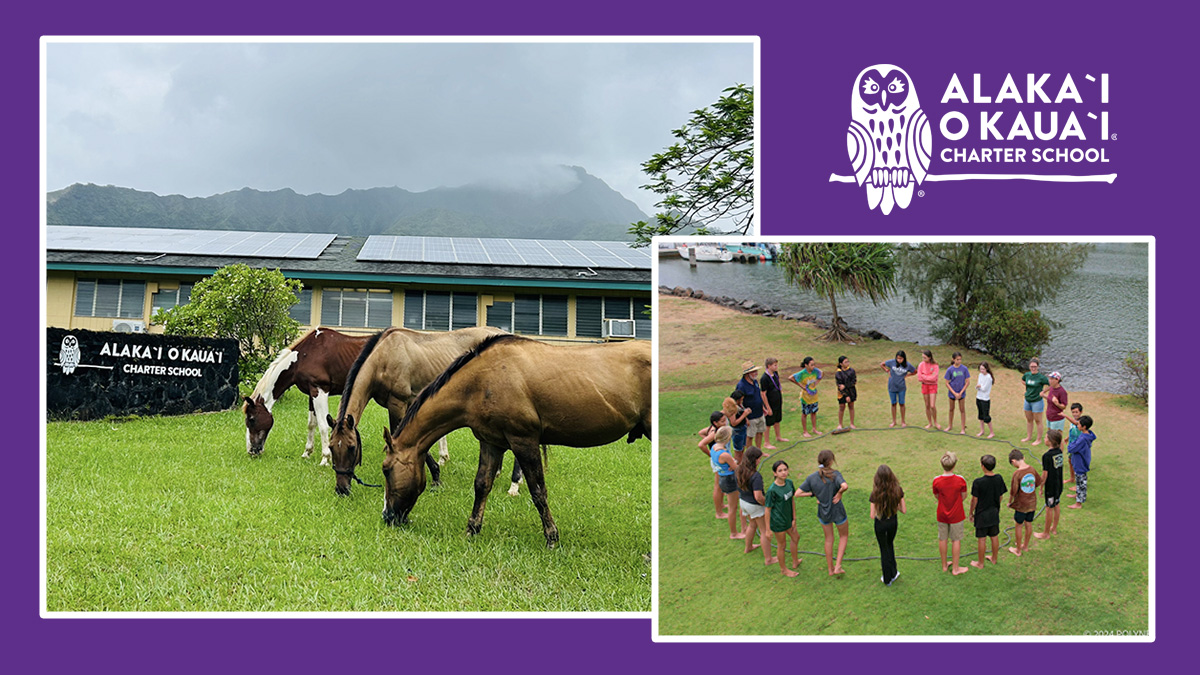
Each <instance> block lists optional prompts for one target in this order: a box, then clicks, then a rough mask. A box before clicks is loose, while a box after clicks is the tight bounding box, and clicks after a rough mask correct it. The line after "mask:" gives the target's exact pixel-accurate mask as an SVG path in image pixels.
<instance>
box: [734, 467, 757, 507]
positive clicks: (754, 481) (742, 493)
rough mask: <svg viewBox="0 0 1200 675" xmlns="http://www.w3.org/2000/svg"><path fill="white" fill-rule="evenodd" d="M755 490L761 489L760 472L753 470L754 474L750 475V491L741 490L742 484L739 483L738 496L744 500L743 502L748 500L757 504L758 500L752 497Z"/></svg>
mask: <svg viewBox="0 0 1200 675" xmlns="http://www.w3.org/2000/svg"><path fill="white" fill-rule="evenodd" d="M755 490H758V491H759V492H762V491H763V478H762V474H761V473H759V472H757V471H755V472H754V475H753V476H751V477H750V491H749V492H747V491H746V490H743V489H742V486H740V485H739V486H738V496H740V497H741V498H742V501H744V502H749V503H751V504H758V500H757V499H755V498H754V491H755Z"/></svg>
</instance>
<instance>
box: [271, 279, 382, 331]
mask: <svg viewBox="0 0 1200 675" xmlns="http://www.w3.org/2000/svg"><path fill="white" fill-rule="evenodd" d="M296 298H297V300H299V302H297V303H296V304H294V305H292V306H291V307H289V308H288V316H290V317H292V318H293V319H295V320H296V321H299V322H300V325H301V326H307V325H309V324H310V323H311V322H312V289H311V288H304V289H301V290H300V292H299V293H297V294H296ZM391 316H392V315H391V312H390V311H389V312H388V321H389V323H390V321H391Z"/></svg>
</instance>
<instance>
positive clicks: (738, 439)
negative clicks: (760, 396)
mask: <svg viewBox="0 0 1200 675" xmlns="http://www.w3.org/2000/svg"><path fill="white" fill-rule="evenodd" d="M745 398H746V395H745V394H743V393H742V392H741V391H740V390H737V389H734V390H733V392H732V393H730V394H729V398H726V399H725V402H724V403H722V404H721V412H723V413H725V423H726V424H728V425H729V426H730V428H732V429H733V458H734V459H736V460H737V461H739V462H740V461H742V453H743V452H745V450H746V418H747V417H749V416H750V409H749V408H746V407H743V406H742V401H743V400H745Z"/></svg>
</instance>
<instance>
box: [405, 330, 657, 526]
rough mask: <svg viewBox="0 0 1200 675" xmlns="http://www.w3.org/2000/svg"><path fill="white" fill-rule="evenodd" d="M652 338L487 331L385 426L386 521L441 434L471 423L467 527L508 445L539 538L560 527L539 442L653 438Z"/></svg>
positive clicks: (410, 500)
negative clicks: (602, 340)
mask: <svg viewBox="0 0 1200 675" xmlns="http://www.w3.org/2000/svg"><path fill="white" fill-rule="evenodd" d="M651 399H652V397H651V394H650V343H648V342H645V341H636V342H618V343H606V344H586V345H566V346H554V345H548V344H545V343H542V342H538V341H536V340H529V339H526V338H521V337H517V336H514V335H498V336H496V337H491V338H488V339H487V340H485V341H483V342H482V343H480V345H479V346H478V347H476V348H475V349H473V350H472V351H470V352H468V353H466V354H464V355H462V356H461V357H459V358H458V359H456V360H455V361H454V363H452V364H451V365H450V366H449V367H448V368H447V369H446V371H445V372H444V373H442V374H441V375H439V376H438V378H437V379H436V380H434V382H433V383H431V384H430V385H429V386H428V387H426V388H425V389H424V390H423V391H422V392H421V393H420V395H419V396H417V398H416V400H415V401H413V403H412V405H411V406H409V409H408V412H407V413H406V414H405V416H404V419H402V420H401V421H400V424H399V425H398V426H396V427H395V431H394V432H393V433H389V432H388V430H387V429H384V430H383V437H384V441H385V442H386V448H385V451H384V460H383V477H384V483H385V488H386V491H385V493H384V509H383V519H384V522H387V523H389V524H395V523H404V522H407V521H408V514H409V513H410V512H411V511H412V508H413V506H414V505H415V504H416V502H417V498H418V497H420V496H421V492H422V491H424V489H425V471H424V469H423V468H422V466H421V465H422V463H423V462H425V461H427V460H428V457H429V448H430V447H431V446H432V445H433V442H434V441H435V440H436V439H438V438H440V437H442V436H444V435H445V434H447V433H449V432H451V431H454V430H455V429H460V428H462V427H469V428H470V429H471V431H472V432H474V434H475V437H476V438H478V439H479V444H480V448H479V469H478V471H477V472H476V474H475V506H474V508H473V509H472V511H471V517H470V519H469V520H467V533H468V534H478V533H479V531H480V529H481V528H482V527H483V510H484V507H485V506H486V505H487V498H488V494H489V493H491V490H492V480H493V478H495V474H496V470H497V468H498V467H499V466H500V461H501V460H502V459H503V456H504V451H505V450H506V449H511V450H512V451H513V454H514V455H516V457H517V460H518V461H519V462H520V464H521V468H522V469H523V470H524V472H525V478H526V481H527V482H528V484H529V495H530V496H531V497H532V498H533V504H534V506H535V507H537V510H538V513H539V514H540V515H541V517H542V529H543V532H544V533H545V535H546V545H547V546H551V547H552V546H554V544H555V543H556V542H557V541H558V528H557V526H555V524H554V518H553V517H552V516H551V515H550V507H549V506H548V504H547V502H546V481H545V476H544V474H543V472H542V457H541V456H540V455H539V454H538V447H539V446H545V445H566V446H571V447H576V448H588V447H594V446H598V445H606V444H608V443H612V442H613V441H615V440H617V439H619V438H621V437H622V436H628V441H629V442H630V443H632V442H634V441H635V440H637V439H638V438H641V437H643V436H645V437H646V438H649V437H650V429H651V412H650V408H651Z"/></svg>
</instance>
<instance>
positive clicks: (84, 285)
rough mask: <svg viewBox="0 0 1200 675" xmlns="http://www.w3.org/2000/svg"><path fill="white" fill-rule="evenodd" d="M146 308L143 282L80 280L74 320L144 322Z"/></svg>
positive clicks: (76, 290)
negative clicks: (79, 317)
mask: <svg viewBox="0 0 1200 675" xmlns="http://www.w3.org/2000/svg"><path fill="white" fill-rule="evenodd" d="M145 304H146V282H144V281H128V280H122V279H79V280H78V281H77V282H76V283H75V316H101V317H116V318H121V319H141V318H143V317H144V316H145V311H146V309H145Z"/></svg>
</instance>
